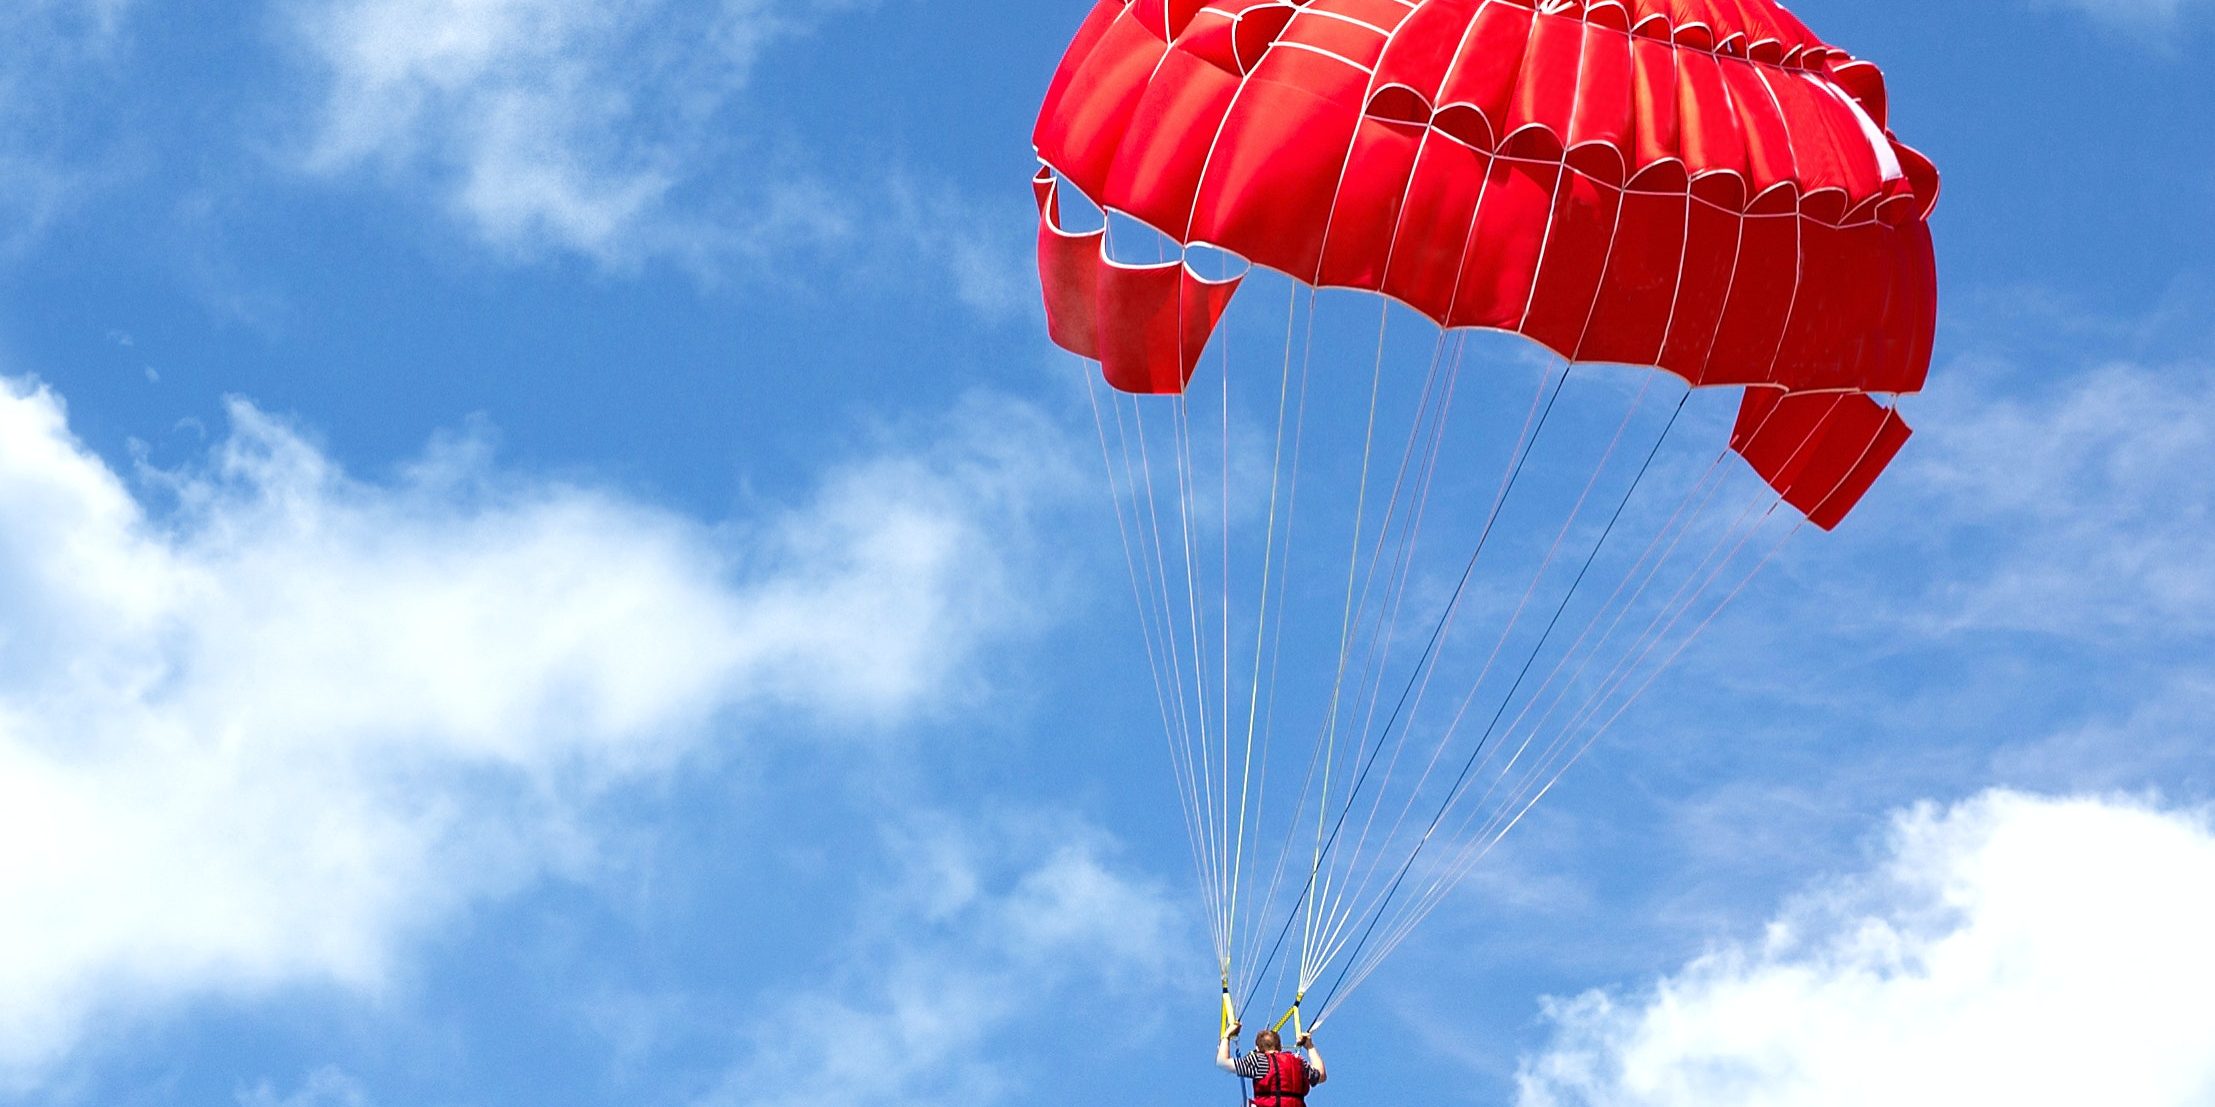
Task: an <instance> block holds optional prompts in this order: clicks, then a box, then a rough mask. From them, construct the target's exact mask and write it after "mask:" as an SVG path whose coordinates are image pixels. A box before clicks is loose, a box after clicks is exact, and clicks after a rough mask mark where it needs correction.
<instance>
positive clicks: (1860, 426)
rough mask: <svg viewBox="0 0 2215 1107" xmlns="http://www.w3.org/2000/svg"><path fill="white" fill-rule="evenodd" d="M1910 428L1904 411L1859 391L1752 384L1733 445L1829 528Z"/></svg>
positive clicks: (1795, 504) (1857, 498)
mask: <svg viewBox="0 0 2215 1107" xmlns="http://www.w3.org/2000/svg"><path fill="white" fill-rule="evenodd" d="M1909 433H1910V432H1909V431H1908V428H1907V424H1906V423H1905V422H1904V421H1902V420H1901V419H1900V417H1899V413H1897V412H1895V411H1892V410H1891V409H1889V408H1886V407H1884V406H1882V405H1880V404H1878V403H1877V402H1876V401H1875V400H1872V399H1870V398H1869V397H1868V396H1866V395H1864V394H1861V393H1858V392H1840V393H1820V392H1814V393H1808V392H1783V391H1778V390H1775V389H1765V388H1749V389H1747V390H1746V397H1745V399H1744V400H1743V401H1742V402H1741V403H1740V405H1739V410H1738V425H1737V427H1736V428H1735V429H1734V430H1733V431H1732V434H1731V448H1732V449H1734V450H1736V451H1737V452H1738V454H1739V456H1740V457H1743V458H1745V459H1746V463H1747V464H1749V465H1751V466H1753V469H1754V472H1756V473H1758V474H1760V476H1761V478H1762V479H1763V480H1765V481H1767V482H1768V483H1769V486H1770V487H1772V488H1774V489H1776V490H1777V494H1778V495H1780V496H1782V497H1783V499H1784V502H1786V503H1788V504H1790V505H1792V506H1793V507H1795V508H1797V509H1799V510H1800V512H1801V513H1802V514H1804V515H1806V516H1807V518H1808V521H1809V522H1811V523H1814V524H1815V525H1816V526H1819V527H1822V528H1823V529H1824V530H1830V529H1831V528H1833V527H1836V526H1837V525H1838V523H1839V521H1840V520H1842V519H1844V518H1845V517H1846V515H1847V513H1848V512H1850V511H1852V510H1853V508H1854V505H1855V504H1857V503H1859V502H1860V501H1861V497H1862V495H1863V494H1864V493H1866V492H1867V491H1868V490H1869V486H1870V485H1871V484H1873V483H1875V481H1876V478H1877V476H1878V474H1880V473H1882V472H1883V471H1884V469H1885V467H1886V466H1888V465H1890V464H1891V462H1892V459H1893V458H1894V457H1896V456H1897V455H1898V454H1899V452H1900V447H1902V446H1903V445H1905V444H1906V443H1907V439H1908V435H1909Z"/></svg>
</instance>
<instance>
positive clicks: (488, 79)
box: [294, 0, 858, 264]
mask: <svg viewBox="0 0 2215 1107" xmlns="http://www.w3.org/2000/svg"><path fill="white" fill-rule="evenodd" d="M857 2H858V0H810V2H807V3H798V4H766V3H761V2H759V0H724V2H721V3H712V4H680V3H673V2H668V0H629V2H625V3H618V4H606V3H597V2H592V0H310V2H303V3H301V4H298V5H297V6H296V7H295V9H294V10H295V23H296V28H297V36H298V40H299V41H300V43H301V44H302V45H303V47H304V49H305V50H306V52H307V54H308V56H309V57H310V58H311V59H312V63H313V65H314V66H315V68H316V69H317V70H318V71H319V73H320V74H321V77H322V79H323V89H322V95H321V97H320V100H319V103H318V106H317V108H316V114H315V118H314V123H313V127H312V134H311V136H310V139H309V142H308V145H307V148H306V150H305V153H304V155H303V158H302V163H303V165H304V167H305V168H307V169H309V170H311V171H315V172H319V173H323V174H340V173H347V172H352V171H355V170H363V169H367V170H372V171H375V172H378V173H381V174H383V175H384V176H385V177H386V178H387V179H394V180H400V181H405V182H409V183H420V184H421V185H423V186H424V187H427V188H428V189H430V190H431V191H432V192H433V193H434V194H435V195H437V196H438V197H439V198H440V200H441V202H442V203H443V204H444V205H445V206H446V207H447V208H448V209H449V210H450V211H451V212H452V213H453V214H454V215H455V216H456V217H457V218H459V219H460V220H461V221H462V222H463V223H465V224H466V225H467V226H468V227H470V228H471V229H472V230H473V231H475V232H476V233H477V234H478V235H480V236H481V237H482V238H483V239H484V240H485V241H487V242H489V243H491V244H493V245H495V246H497V247H501V248H504V249H509V250H513V251H518V252H522V253H537V252H544V251H549V250H551V251H557V252H576V253H581V254H584V255H587V256H589V257H592V258H595V259H597V260H599V261H602V262H607V263H617V264H627V263H633V262H636V261H639V260H641V259H645V258H653V257H661V256H669V255H681V256H682V255H690V256H695V257H697V256H701V255H709V254H715V253H720V252H726V251H729V250H733V249H739V248H743V247H746V246H748V245H752V244H759V243H760V242H762V241H763V240H765V239H766V238H774V237H776V236H779V235H788V234H797V235H806V234H810V233H824V231H825V229H826V228H825V227H824V225H823V224H824V223H825V221H826V216H825V214H824V213H822V212H817V211H812V210H808V209H809V208H810V207H811V206H812V205H809V204H799V205H797V206H796V205H795V203H794V200H793V198H792V197H788V196H782V194H781V193H780V192H779V190H778V189H777V187H776V182H775V181H773V180H765V179H761V176H760V175H761V172H762V170H761V167H760V166H759V165H756V166H754V167H753V173H754V179H752V180H749V181H747V182H746V184H747V185H749V186H750V187H749V189H748V195H747V196H746V197H745V198H746V199H747V200H748V201H750V202H752V203H753V204H754V214H753V216H752V217H751V218H750V219H748V220H746V222H745V225H742V226H741V225H733V224H731V223H729V222H725V221H721V220H719V218H718V214H717V213H710V212H706V211H702V210H699V208H698V207H696V206H695V205H692V204H690V203H688V202H687V199H686V195H685V194H686V193H687V191H688V190H691V191H692V192H694V193H697V191H698V190H700V189H701V188H702V186H703V185H713V184H714V183H715V182H703V181H702V180H700V179H699V174H701V173H703V172H721V171H724V170H727V169H729V168H730V163H729V159H730V156H731V154H732V147H731V145H730V132H731V131H732V130H733V127H732V119H731V112H732V111H733V110H734V108H736V107H737V106H738V99H739V97H740V94H741V93H742V92H743V90H744V89H745V87H746V85H747V83H748V80H749V78H750V76H751V73H752V70H753V67H754V65H755V63H756V62H757V61H758V60H759V58H760V56H761V54H762V52H763V51H764V50H766V49H767V48H769V46H770V45H771V44H773V43H775V42H777V41H778V40H780V39H784V38H789V37H792V36H795V35H799V34H802V33H804V32H805V31H806V30H807V29H808V28H810V27H811V26H813V25H814V24H815V23H816V22H817V20H818V19H820V18H821V17H822V16H823V15H825V14H827V13H830V12H834V11H837V10H840V9H844V8H849V7H853V6H856V4H857ZM733 218H735V217H733ZM828 218H829V221H830V222H831V223H834V224H835V222H836V219H837V217H836V216H835V215H834V216H829V217H828Z"/></svg>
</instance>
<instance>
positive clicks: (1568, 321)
mask: <svg viewBox="0 0 2215 1107" xmlns="http://www.w3.org/2000/svg"><path fill="white" fill-rule="evenodd" d="M1622 198H1623V192H1622V189H1620V188H1618V187H1616V186H1615V185H1613V184H1603V183H1601V182H1599V181H1595V180H1593V179H1592V178H1590V177H1587V176H1585V175H1584V174H1582V173H1576V172H1568V173H1564V174H1563V175H1562V178H1561V187H1560V188H1559V189H1558V190H1556V195H1555V197H1554V210H1553V219H1552V229H1551V230H1550V231H1549V232H1548V233H1547V235H1546V247H1545V252H1544V255H1543V257H1542V258H1541V259H1540V262H1539V266H1538V280H1537V283H1536V285H1535V287H1534V288H1533V290H1532V292H1531V302H1530V307H1529V309H1528V310H1527V311H1526V312H1525V313H1524V316H1523V321H1522V325H1521V326H1520V327H1519V328H1518V329H1520V330H1521V331H1522V332H1523V334H1524V335H1525V336H1526V337H1529V338H1532V339H1535V340H1537V341H1538V342H1540V343H1543V344H1544V345H1545V346H1546V347H1547V348H1548V349H1550V350H1553V351H1554V352H1556V353H1558V354H1561V355H1562V356H1564V357H1568V356H1571V355H1573V354H1575V353H1576V350H1577V346H1578V344H1579V343H1580V342H1582V341H1583V340H1584V332H1585V325H1586V324H1587V323H1589V322H1590V321H1591V319H1592V308H1593V299H1594V297H1595V296H1596V295H1597V294H1598V292H1599V288H1600V278H1601V276H1602V275H1604V271H1605V269H1606V268H1607V259H1608V256H1609V254H1610V252H1611V249H1612V247H1613V245H1614V240H1615V221H1616V214H1617V208H1618V207H1619V206H1620V205H1621V203H1622Z"/></svg>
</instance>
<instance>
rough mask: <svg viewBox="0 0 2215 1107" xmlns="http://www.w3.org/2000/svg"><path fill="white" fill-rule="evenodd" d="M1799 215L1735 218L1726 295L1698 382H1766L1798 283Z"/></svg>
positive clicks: (1768, 378) (1788, 213)
mask: <svg viewBox="0 0 2215 1107" xmlns="http://www.w3.org/2000/svg"><path fill="white" fill-rule="evenodd" d="M1799 243H1800V218H1799V216H1797V215H1795V214H1792V213H1790V212H1786V213H1784V214H1781V215H1749V216H1747V217H1745V219H1744V220H1742V221H1741V222H1740V224H1739V235H1738V263H1737V265H1736V266H1734V267H1733V269H1732V274H1731V282H1730V297H1729V299H1728V301H1727V302H1726V303H1725V305H1724V307H1723V319H1722V322H1721V323H1720V324H1718V325H1717V327H1716V330H1715V346H1714V348H1713V349H1711V350H1710V351H1708V358H1707V368H1706V370H1705V371H1704V372H1703V373H1701V375H1700V383H1702V384H1764V383H1767V382H1768V381H1769V380H1770V379H1771V378H1770V372H1771V370H1772V368H1773V367H1774V366H1775V364H1776V361H1777V347H1778V344H1779V341H1780V340H1781V339H1782V337H1783V335H1784V326H1785V323H1786V313H1788V312H1790V311H1791V310H1792V295H1793V291H1794V289H1795V288H1796V287H1797V286H1798V284H1799V274H1800V250H1799Z"/></svg>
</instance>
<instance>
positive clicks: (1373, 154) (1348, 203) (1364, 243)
mask: <svg viewBox="0 0 2215 1107" xmlns="http://www.w3.org/2000/svg"><path fill="white" fill-rule="evenodd" d="M1428 133H1429V132H1428V129H1427V128H1424V127H1419V126H1408V125H1406V124H1399V123H1387V122H1384V121H1382V120H1378V119H1374V118H1370V119H1363V120H1362V121H1361V127H1360V130H1359V132H1358V133H1357V134H1356V135H1355V136H1354V152H1353V156H1352V157H1351V158H1349V159H1347V162H1346V177H1345V180H1344V181H1343V182H1341V183H1340V185H1339V188H1338V199H1337V203H1336V205H1335V206H1334V207H1333V208H1332V210H1331V213H1330V232H1329V239H1330V240H1329V242H1327V243H1325V245H1324V249H1323V266H1322V273H1321V277H1320V281H1319V283H1321V284H1326V285H1337V286H1339V287H1343V288H1383V287H1384V267H1385V261H1386V255H1387V254H1388V253H1390V252H1391V246H1390V244H1391V242H1392V239H1393V235H1394V233H1395V232H1396V231H1397V229H1398V228H1399V226H1400V208H1401V200H1402V198H1403V197H1405V196H1406V195H1407V194H1408V188H1409V178H1410V176H1411V175H1412V174H1413V173H1414V171H1415V155H1416V151H1417V150H1418V149H1419V148H1421V147H1423V146H1424V145H1426V143H1425V142H1424V136H1425V135H1426V134H1428ZM1428 145H1431V146H1452V145H1454V143H1453V142H1452V141H1451V140H1449V139H1446V138H1443V137H1437V136H1433V137H1431V138H1430V140H1429V142H1428ZM1479 179H1480V180H1481V179H1482V178H1481V176H1480V178H1479ZM1414 223H1415V225H1416V226H1417V227H1418V228H1420V229H1421V230H1422V231H1428V230H1430V229H1431V226H1432V224H1431V223H1430V221H1429V217H1428V216H1417V217H1414ZM1464 224H1465V225H1466V221H1464ZM1456 249H1457V250H1458V249H1459V246H1458V244H1457V245H1456Z"/></svg>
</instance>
